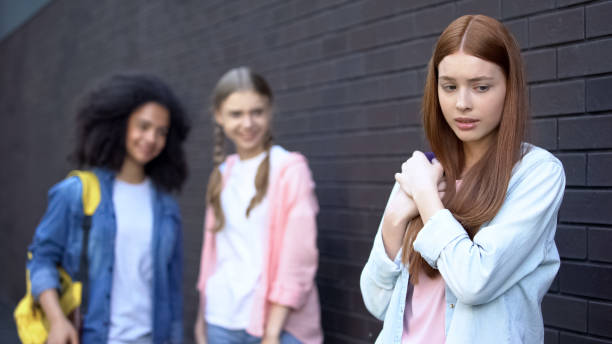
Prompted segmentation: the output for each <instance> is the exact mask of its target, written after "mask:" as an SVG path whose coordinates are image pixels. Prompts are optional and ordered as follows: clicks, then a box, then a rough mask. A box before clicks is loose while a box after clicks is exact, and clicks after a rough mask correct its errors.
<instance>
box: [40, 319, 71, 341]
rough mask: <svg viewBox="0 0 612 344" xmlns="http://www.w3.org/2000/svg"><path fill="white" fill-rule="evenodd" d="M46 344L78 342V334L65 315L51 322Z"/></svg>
mask: <svg viewBox="0 0 612 344" xmlns="http://www.w3.org/2000/svg"><path fill="white" fill-rule="evenodd" d="M47 344H79V335H78V334H77V331H76V330H75V329H74V326H72V324H71V323H70V321H68V319H67V318H66V317H62V318H58V319H56V320H55V321H53V322H52V323H51V328H50V329H49V336H48V337H47Z"/></svg>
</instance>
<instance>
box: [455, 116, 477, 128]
mask: <svg viewBox="0 0 612 344" xmlns="http://www.w3.org/2000/svg"><path fill="white" fill-rule="evenodd" d="M478 122H479V120H477V119H475V118H467V117H459V118H455V124H456V125H457V128H459V129H461V130H470V129H474V128H476V125H477V124H478Z"/></svg>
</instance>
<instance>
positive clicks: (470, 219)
mask: <svg viewBox="0 0 612 344" xmlns="http://www.w3.org/2000/svg"><path fill="white" fill-rule="evenodd" d="M459 51H463V52H464V53H466V54H469V55H473V56H476V57H478V58H481V59H483V60H486V61H489V62H492V63H495V64H496V65H498V66H499V67H501V69H502V70H503V71H504V74H505V77H506V96H505V101H504V107H503V110H502V111H503V112H502V116H501V121H500V124H499V126H498V128H497V129H496V133H495V141H494V143H493V144H492V145H491V146H490V147H489V148H488V150H487V151H486V153H485V154H484V155H483V157H482V158H481V159H480V160H479V161H478V162H477V163H476V164H475V165H474V166H472V167H471V168H470V169H469V170H467V171H464V168H465V154H464V151H463V144H462V142H461V140H459V138H457V136H456V135H455V134H454V133H453V131H452V129H451V128H450V127H449V125H448V123H447V122H446V120H445V119H444V115H443V113H442V109H441V108H440V102H439V99H438V65H439V64H440V61H442V59H443V58H444V57H445V56H447V55H451V54H454V53H456V52H459ZM422 107H423V108H422V112H423V126H424V129H425V134H426V135H427V140H428V141H429V144H430V147H431V149H432V151H433V153H434V154H435V156H436V158H437V159H438V160H439V161H440V163H441V164H442V166H443V167H444V175H445V179H446V185H447V188H446V192H445V195H444V197H443V199H442V203H443V204H444V205H445V207H446V208H447V209H449V210H450V212H451V213H452V214H453V216H454V217H455V218H456V219H457V221H459V222H460V223H461V224H462V225H463V227H464V228H465V229H466V231H467V233H468V235H469V236H470V238H473V237H474V235H475V234H476V233H477V232H478V229H479V228H480V226H482V225H483V224H484V223H486V222H488V221H490V220H492V219H493V217H495V215H496V214H497V212H498V211H499V209H500V208H501V206H502V204H503V202H504V198H505V196H506V191H507V188H508V183H509V181H510V177H511V175H512V168H513V167H514V165H515V164H516V163H517V162H518V161H519V160H520V159H521V157H522V156H523V154H524V152H523V151H522V142H523V140H524V139H525V130H526V123H527V120H528V117H529V113H528V108H527V95H526V85H525V77H524V68H523V62H522V58H521V54H520V48H519V46H518V44H517V43H516V40H515V39H514V37H513V36H512V34H511V33H510V32H509V31H508V29H506V27H505V26H504V25H503V24H501V23H500V22H499V21H497V20H495V19H493V18H490V17H487V16H484V15H466V16H462V17H460V18H457V19H456V20H454V21H453V22H452V23H450V25H449V26H448V27H447V28H446V29H445V30H444V32H442V34H441V35H440V38H439V39H438V42H437V43H436V46H435V49H434V52H433V56H432V57H431V60H430V61H429V66H428V73H427V80H426V84H425V91H424V95H423V104H422ZM461 176H463V177H462V178H461V179H462V182H461V190H460V191H459V192H457V190H456V188H455V181H456V180H457V179H459V178H460V177H461ZM421 228H423V221H422V219H421V218H420V217H417V218H415V219H413V220H412V221H411V222H410V224H409V225H408V229H407V231H406V235H405V237H404V242H403V254H402V261H403V263H404V264H405V265H407V266H408V267H409V272H410V280H411V282H412V283H413V284H416V283H418V274H419V272H420V270H421V269H424V271H425V272H426V273H427V275H428V276H430V277H434V276H436V275H437V274H438V273H439V272H438V270H434V269H433V268H431V267H430V266H429V265H428V264H427V263H426V262H425V260H423V258H422V257H421V255H420V254H419V253H418V252H416V251H415V250H414V249H413V246H412V245H413V243H414V240H415V238H416V236H417V234H418V233H419V231H420V230H421Z"/></svg>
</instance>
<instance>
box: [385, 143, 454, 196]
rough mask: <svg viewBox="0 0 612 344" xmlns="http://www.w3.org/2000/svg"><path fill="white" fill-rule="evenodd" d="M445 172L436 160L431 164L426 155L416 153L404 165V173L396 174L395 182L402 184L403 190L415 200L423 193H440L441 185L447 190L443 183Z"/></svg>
mask: <svg viewBox="0 0 612 344" xmlns="http://www.w3.org/2000/svg"><path fill="white" fill-rule="evenodd" d="M443 172H444V170H443V169H442V165H441V164H440V162H439V161H438V160H436V159H434V160H433V161H432V162H429V160H428V159H427V157H426V156H425V154H423V153H422V152H420V151H414V153H413V154H412V157H411V158H410V159H408V160H406V162H404V163H403V164H402V172H401V173H396V174H395V180H397V182H398V183H399V184H400V186H401V187H402V190H404V192H406V194H407V195H408V196H410V197H411V198H412V199H415V196H418V195H420V194H422V193H429V192H436V193H437V192H438V191H440V190H439V187H438V186H439V185H440V184H441V185H440V187H441V188H445V185H444V184H443V183H442V182H443V178H442V174H443Z"/></svg>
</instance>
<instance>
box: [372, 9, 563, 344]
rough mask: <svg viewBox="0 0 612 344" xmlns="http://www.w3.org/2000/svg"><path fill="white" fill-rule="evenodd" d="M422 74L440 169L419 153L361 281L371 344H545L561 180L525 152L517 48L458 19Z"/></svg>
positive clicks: (506, 37) (489, 27)
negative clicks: (544, 307)
mask: <svg viewBox="0 0 612 344" xmlns="http://www.w3.org/2000/svg"><path fill="white" fill-rule="evenodd" d="M428 68H429V70H428V75H427V80H426V85H425V92H424V96H423V120H424V129H425V132H426V135H427V138H428V141H429V144H430V146H431V149H432V150H433V153H434V155H435V157H436V159H434V160H433V161H431V162H430V161H429V160H428V158H427V157H426V155H425V154H423V153H421V152H419V151H416V152H414V154H413V155H412V157H411V158H410V159H408V160H407V161H406V162H405V163H404V164H402V167H401V173H397V174H396V175H395V180H396V181H397V183H396V184H395V187H394V188H393V190H392V191H391V196H390V198H389V202H388V203H387V206H386V209H385V212H384V215H383V218H382V221H381V224H380V227H379V230H378V233H377V234H376V237H375V239H374V246H373V248H372V252H371V254H370V257H369V260H368V262H367V263H366V265H365V267H364V269H363V272H362V275H361V292H362V296H363V299H364V301H365V304H366V306H367V308H368V310H369V311H370V312H371V313H372V314H373V315H374V316H376V317H377V318H379V319H381V320H384V324H383V329H382V331H381V333H380V335H379V337H378V340H377V343H385V344H387V343H444V342H446V343H543V341H544V326H543V321H542V313H541V301H542V297H543V296H544V294H545V293H546V291H547V290H548V288H549V286H550V284H551V283H552V281H553V279H554V277H555V275H556V273H557V271H558V269H559V264H560V262H559V254H558V252H557V248H556V246H555V243H554V236H555V230H556V225H557V213H558V210H559V206H560V204H561V200H562V197H563V190H564V187H565V175H564V171H563V167H562V165H561V163H560V162H559V160H557V159H556V158H555V157H554V156H553V155H552V154H550V153H549V152H547V151H545V150H543V149H541V148H538V147H536V146H533V145H530V144H527V143H524V142H523V139H524V131H525V127H526V124H527V118H528V113H527V100H526V86H525V83H524V77H523V73H524V72H523V66H522V62H521V56H520V50H519V47H518V45H517V44H516V42H515V40H514V38H513V37H512V35H511V34H510V33H509V31H508V30H507V29H506V28H505V27H504V26H503V25H502V24H501V23H500V22H498V21H497V20H495V19H492V18H489V17H486V16H482V15H468V16H463V17H460V18H458V19H456V20H455V21H453V22H452V23H451V24H450V25H449V26H448V27H447V28H446V29H445V30H444V32H443V33H442V34H441V36H440V37H439V39H438V42H437V44H436V46H435V49H434V52H433V57H432V58H431V60H430V62H429V67H428Z"/></svg>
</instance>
